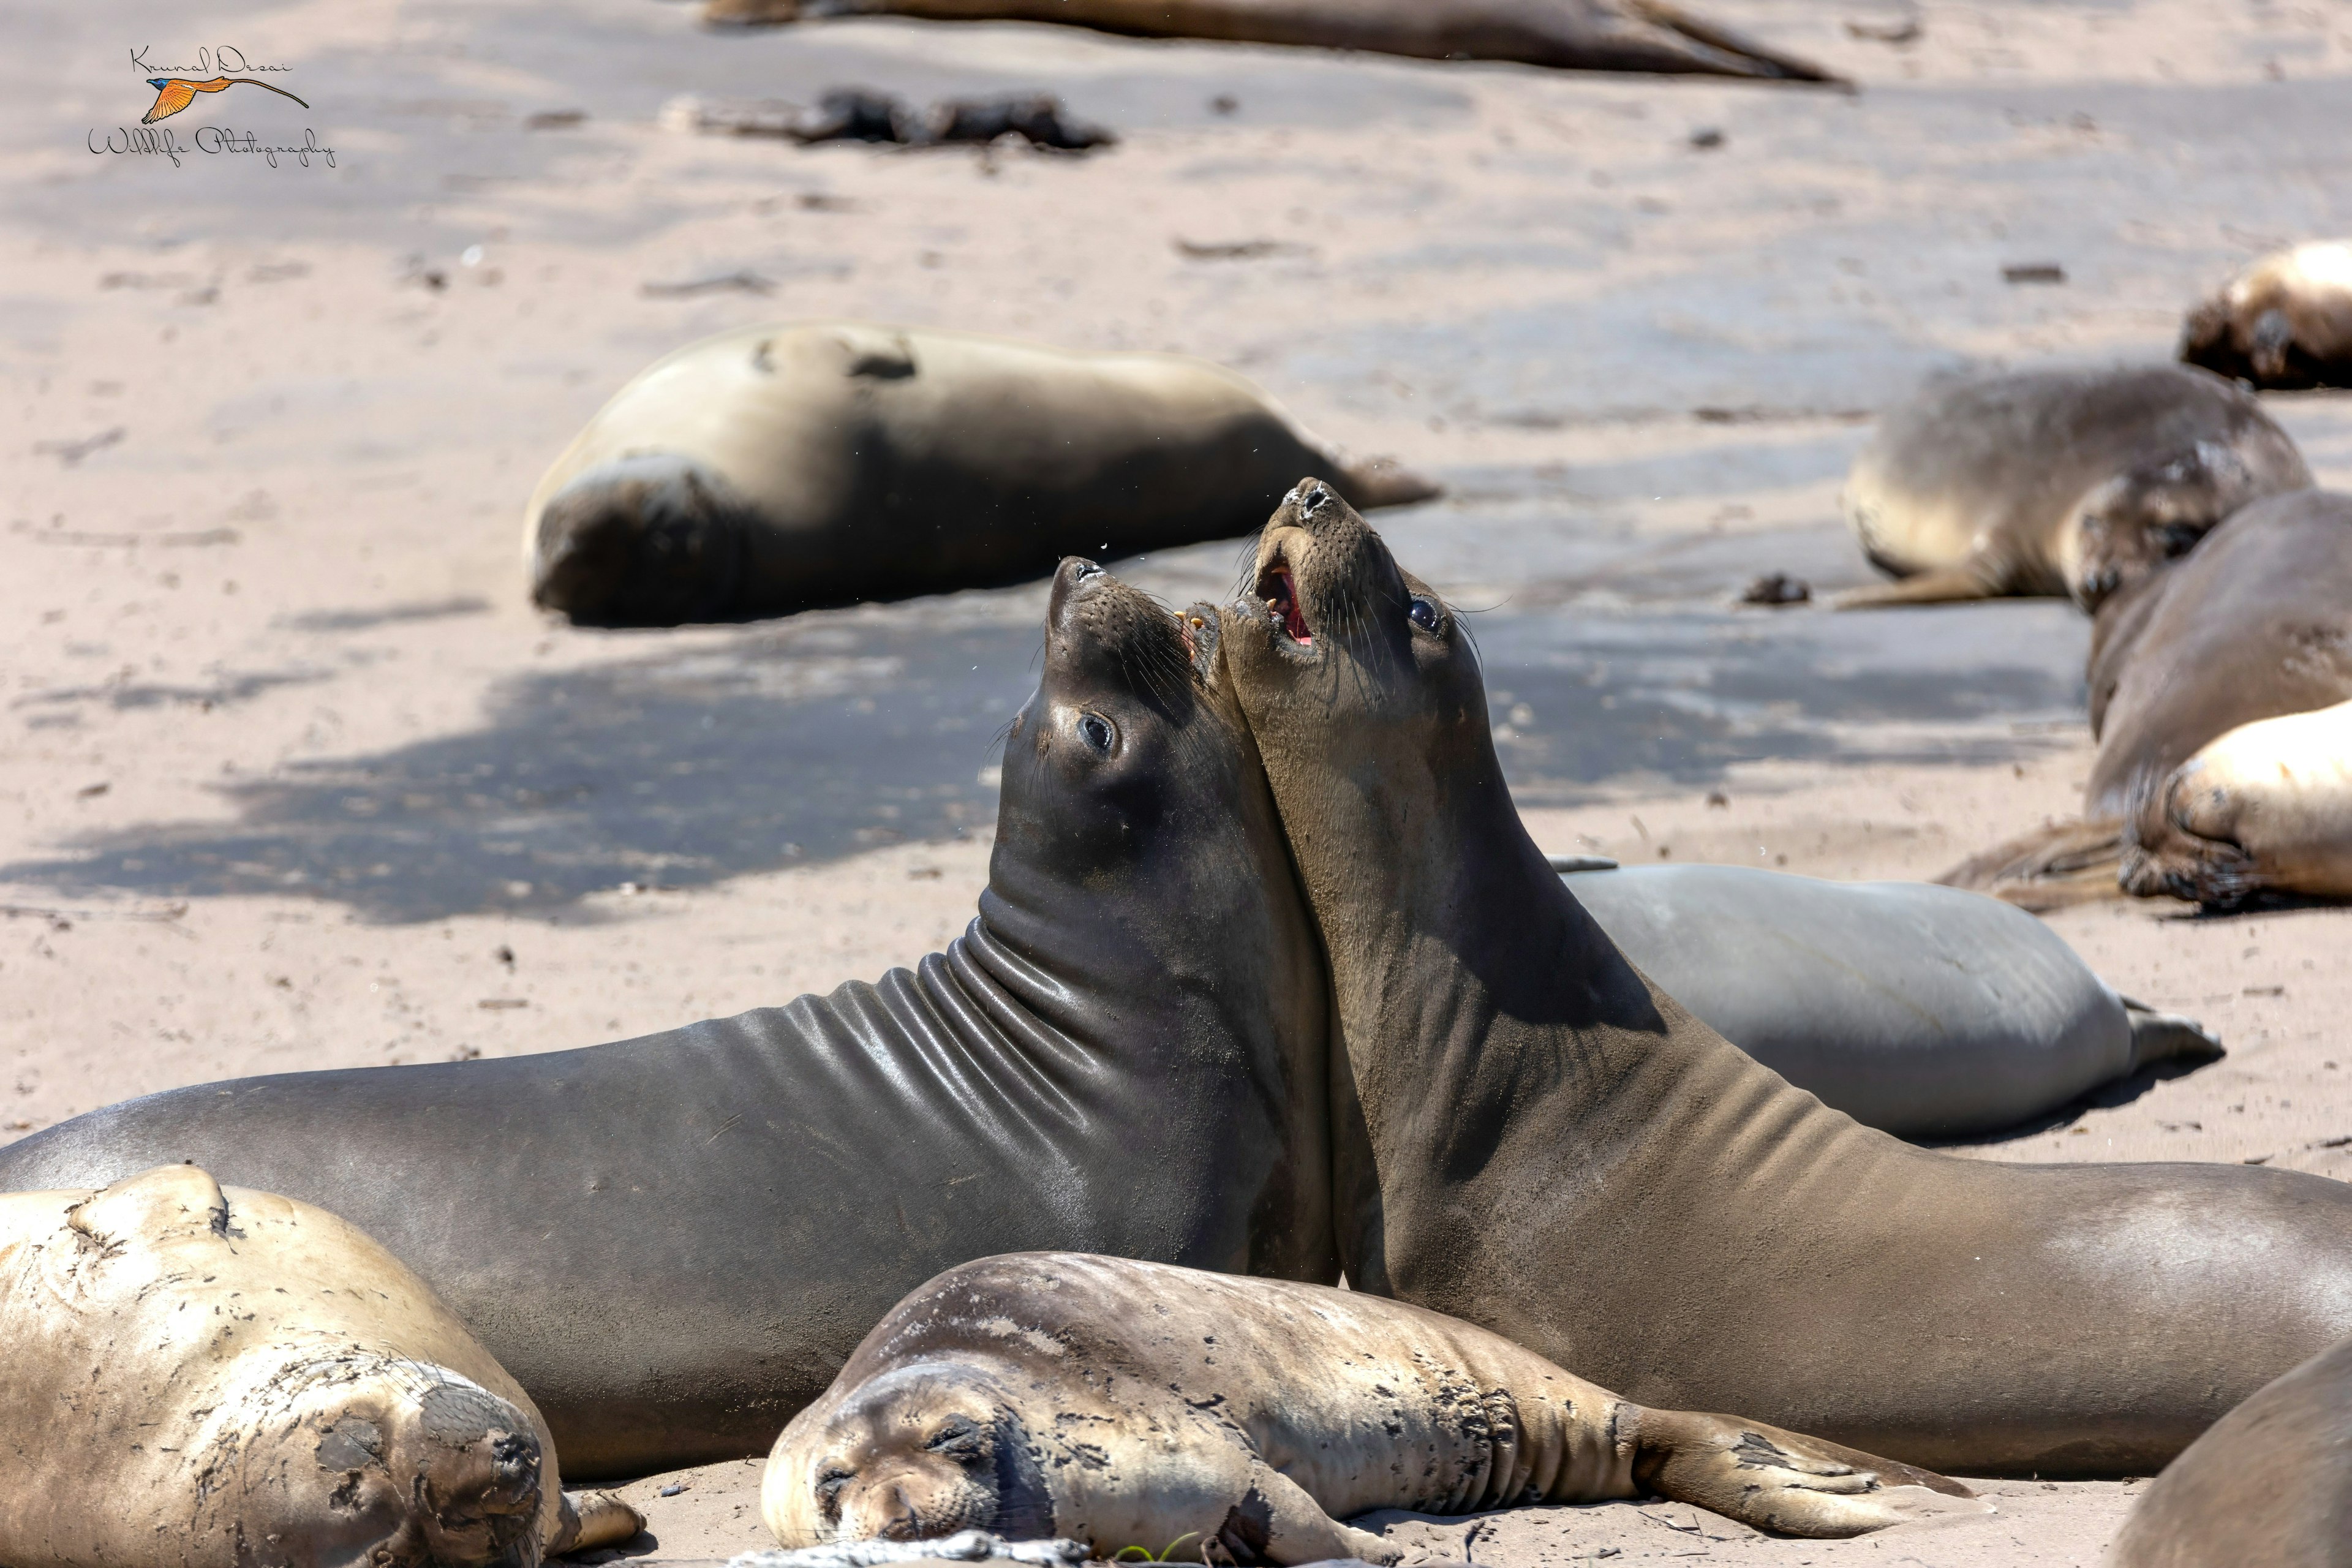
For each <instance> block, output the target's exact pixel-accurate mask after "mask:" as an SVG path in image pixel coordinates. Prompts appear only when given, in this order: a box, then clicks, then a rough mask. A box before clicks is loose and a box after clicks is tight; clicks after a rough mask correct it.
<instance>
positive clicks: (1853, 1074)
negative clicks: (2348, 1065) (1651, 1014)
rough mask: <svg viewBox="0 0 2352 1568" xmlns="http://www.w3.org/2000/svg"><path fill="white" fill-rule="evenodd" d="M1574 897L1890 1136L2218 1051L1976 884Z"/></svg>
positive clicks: (1753, 1042) (2067, 1094)
mask: <svg viewBox="0 0 2352 1568" xmlns="http://www.w3.org/2000/svg"><path fill="white" fill-rule="evenodd" d="M1568 889H1569V891H1570V893H1572V894H1573V895H1575V898H1576V900H1577V902H1578V903H1580V904H1581V905H1583V906H1584V909H1585V910H1586V911H1587V912H1588V913H1590V914H1591V916H1592V918H1593V919H1594V920H1596V921H1600V922H1601V930H1602V931H1604V932H1606V933H1607V934H1608V937H1609V940H1610V941H1611V942H1614V943H1616V945H1617V949H1618V951H1619V952H1622V953H1623V954H1624V955H1625V956H1626V957H1627V958H1628V959H1630V960H1632V961H1633V965H1634V967H1636V968H1637V969H1639V970H1640V971H1641V972H1642V973H1643V974H1645V975H1647V976H1649V977H1650V979H1651V980H1652V981H1654V983H1655V984H1657V985H1658V987H1659V988H1660V989H1661V990H1663V991H1664V992H1665V993H1666V994H1667V995H1669V996H1672V997H1673V998H1674V999H1675V1001H1677V1002H1679V1003H1681V1004H1682V1005H1684V1006H1685V1007H1686V1008H1688V1009H1689V1010H1690V1011H1691V1012H1692V1013H1693V1014H1694V1015H1695V1016H1697V1017H1698V1019H1699V1020H1700V1021H1701V1022H1703V1023H1705V1024H1706V1026H1708V1027H1709V1028H1712V1029H1714V1030H1715V1031H1716V1032H1717V1033H1718V1034H1720V1035H1721V1036H1723V1037H1724V1038H1725V1039H1727V1040H1729V1041H1730V1042H1731V1043H1732V1044H1733V1045H1735V1046H1738V1047H1739V1048H1740V1049H1741V1050H1743V1051H1746V1052H1747V1053H1748V1055H1749V1056H1751V1057H1754V1058H1756V1059H1757V1060H1758V1061H1759V1062H1762V1063H1763V1064H1764V1065H1765V1066H1766V1067H1768V1068H1771V1069H1772V1070H1773V1071H1775V1072H1777V1073H1779V1074H1780V1076H1781V1077H1783V1078H1785V1079H1788V1080H1789V1081H1790V1083H1793V1084H1795V1085H1796V1086H1797V1087H1798V1088H1799V1089H1810V1090H1811V1091H1812V1092H1813V1093H1814V1094H1815V1095H1817V1096H1819V1097H1820V1098H1821V1100H1822V1103H1823V1104H1825V1105H1827V1106H1830V1107H1831V1108H1832V1109H1833V1110H1843V1111H1844V1112H1845V1113H1846V1114H1847V1115H1849V1116H1851V1117H1853V1119H1854V1120H1855V1121H1859V1122H1862V1123H1863V1124H1864V1125H1865V1126H1869V1127H1876V1128H1879V1129H1881V1130H1882V1131H1887V1132H1895V1133H1901V1134H1904V1135H1906V1136H1927V1137H1943V1138H1950V1137H1958V1136H1960V1135H1962V1134H1965V1133H1971V1132H1989V1131H1993V1130H1995V1129H1997V1128H2002V1127H2013V1126H2015V1125H2016V1124H2017V1123H2019V1122H2021V1121H2025V1120H2026V1119H2027V1118H2029V1117H2032V1116H2039V1115H2042V1114H2043V1113H2045V1112H2048V1111H2051V1110H2056V1109H2058V1108H2059V1107H2060V1106H2062V1105H2064V1104H2065V1103H2066V1102H2067V1101H2069V1100H2074V1099H2075V1098H2076V1097H2077V1096H2079V1095H2081V1094H2083V1093H2084V1091H2086V1090H2088V1089H2095V1088H2096V1087H2097V1086H2098V1085H2100V1084H2103V1083H2105V1082H2107V1081H2108V1080H2110V1079H2116V1078H2120V1077H2122V1076H2123V1075H2124V1074H2126V1073H2128V1072H2132V1071H2134V1070H2136V1069H2137V1068H2142V1067H2145V1066H2147V1065H2148V1064H2149V1063H2151V1062H2156V1061H2161V1060H2165V1059H2168V1058H2179V1057H2189V1058H2210V1057H2214V1056H2218V1055H2220V1054H2221V1047H2220V1046H2219V1045H2218V1044H2217V1043H2216V1042H2215V1041H2214V1040H2213V1038H2212V1037H2211V1036H2210V1035H2208V1034H2206V1033H2205V1032H2204V1031H2203V1030H2202V1029H2200V1027H2198V1026H2196V1025H2195V1024H2193V1023H2191V1022H2190V1021H2189V1020H2188V1019H2186V1018H2180V1017H2176V1016H2172V1015H2170V1014H2167V1013H2158V1012H2155V1011H2152V1010H2151V1009H2148V1008H2147V1007H2143V1006H2140V1005H2137V1004H2136V1003H2132V1002H2128V1001H2126V1000H2125V999H2124V998H2123V997H2121V996H2118V995H2116V993H2115V991H2114V989H2113V988H2112V987H2110V986H2109V985H2108V984H2107V983H2106V982H2105V981H2104V980H2102V979H2100V978H2099V977H2098V975H2096V974H2095V973H2092V970H2091V966H2090V965H2089V964H2087V963H2084V962H2083V961H2082V959H2081V958H2080V957H2079V956H2077V955H2076V953H2075V952H2074V949H2073V948H2071V947H2069V946H2067V945H2066V940H2065V938H2063V937H2062V936H2060V935H2059V934H2058V933H2057V932H2056V931H2052V930H2051V929H2050V928H2049V927H2048V926H2047V925H2044V924H2043V923H2042V921H2038V920H2036V919H2035V918H2034V917H2033V916H2032V915H2030V914H2027V913H2026V912H2025V911H2024V910H2021V909H2018V908H2016V907H2014V906H2013V905H2011V904H2006V903H2003V902H2001V901H2000V900H1998V899H1989V898H1986V897H1984V896H1983V895H1981V894H1978V893H1967V892H1962V891H1960V890H1959V889H1956V888H1938V887H1936V886H1934V885H1932V884H1928V883H1922V882H1861V883H1854V882H1826V881H1822V880H1821V879H1818V878H1814V877H1796V876H1791V875H1790V874H1789V873H1787V872H1785V871H1765V870H1759V869H1758V868H1754V867H1749V866H1701V865H1686V866H1633V867H1627V868H1623V869H1622V870H1618V869H1612V870H1595V871H1580V872H1576V873H1574V874H1572V875H1570V877H1569V879H1568Z"/></svg>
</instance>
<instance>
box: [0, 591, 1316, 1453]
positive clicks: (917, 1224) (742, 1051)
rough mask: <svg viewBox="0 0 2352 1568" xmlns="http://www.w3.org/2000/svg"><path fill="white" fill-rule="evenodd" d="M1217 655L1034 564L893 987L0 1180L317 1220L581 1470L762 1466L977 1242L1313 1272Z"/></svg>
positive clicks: (381, 1074) (1285, 1024)
mask: <svg viewBox="0 0 2352 1568" xmlns="http://www.w3.org/2000/svg"><path fill="white" fill-rule="evenodd" d="M1192 621H1198V622H1199V623H1201V624H1200V625H1198V626H1192V625H1190V624H1189V623H1190V622H1192ZM1188 638H1189V641H1190V645H1191V646H1190V651H1189V655H1188V648H1187V641H1188ZM1220 647H1221V639H1220V637H1219V636H1218V630H1217V622H1216V619H1215V617H1214V615H1213V612H1210V611H1208V610H1207V609H1206V608H1205V607H1203V608H1202V609H1200V610H1198V611H1196V612H1194V613H1193V614H1192V616H1188V617H1187V618H1186V620H1185V621H1183V622H1180V621H1179V620H1178V619H1177V618H1176V617H1174V616H1171V615H1170V614H1169V613H1168V612H1167V611H1166V610H1164V609H1162V608H1160V607H1159V606H1158V605H1154V604H1153V603H1151V601H1150V600H1149V599H1147V598H1146V597H1144V596H1143V595H1140V594H1139V593H1137V592H1135V591H1134V590H1133V589H1130V588H1128V587H1126V586H1125V585H1124V584H1119V583H1118V582H1117V581H1116V580H1115V579H1113V578H1112V577H1111V576H1110V575H1109V574H1107V573H1104V572H1102V571H1100V570H1099V569H1097V568H1096V567H1094V566H1093V565H1091V564H1090V563H1083V562H1071V563H1066V565H1065V566H1064V567H1063V569H1062V571H1061V573H1060V574H1059V575H1058V576H1057V578H1056V579H1055V585H1054V594H1053V603H1052V609H1051V611H1050V613H1049V618H1048V623H1047V627H1046V638H1045V668H1044V670H1043V673H1042V676H1041V679H1040V682H1039V686H1038V689H1037V692H1036V695H1035V696H1034V697H1033V698H1032V699H1031V700H1030V701H1029V703H1028V705H1027V706H1026V707H1025V708H1024V709H1023V710H1022V712H1021V714H1020V715H1019V717H1018V719H1017V720H1016V721H1015V722H1014V724H1013V730H1012V733H1011V735H1010V736H1009V738H1008V739H1007V741H1006V742H1005V748H1004V753H1003V758H1004V761H1003V767H1004V775H1003V800H1002V805H1001V809H1000V815H999V817H998V825H997V839H996V847H995V850H994V854H993V857H992V860H991V862H990V867H989V886H988V888H987V890H986V891H984V892H983V893H982V895H981V900H980V911H979V916H978V918H977V919H976V920H974V921H973V922H972V924H971V928H970V929H969V930H968V931H966V932H965V934H964V935H963V936H962V937H961V939H960V940H958V941H957V942H954V943H952V944H951V945H950V947H949V948H948V949H947V951H945V952H940V953H935V954H933V955H932V956H930V957H929V958H926V959H924V960H923V961H922V962H921V963H919V964H918V965H916V966H915V967H914V969H912V970H911V971H909V970H903V969H902V970H894V971H892V972H891V973H888V974H887V975H885V976H884V977H883V978H882V979H881V980H880V981H879V982H878V983H877V984H870V985H869V984H847V985H844V986H843V987H841V988H840V989H839V990H837V991H835V992H833V993H832V994H829V995H824V996H803V997H802V998H800V999H799V1000H798V1001H795V1002H793V1003H790V1004H788V1005H784V1006H782V1007H769V1008H762V1009H761V1010H759V1011H756V1012H751V1013H746V1014H743V1015H741V1016H738V1017H734V1018H723V1019H717V1020H712V1021H709V1022H705V1023H700V1024H694V1025H690V1026H688V1027H685V1028H682V1029H674V1030H671V1031H670V1032H668V1033H667V1034H661V1035H654V1036H649V1037H646V1038H644V1039H639V1040H631V1041H626V1042H624V1043H621V1044H617V1045H607V1046H597V1047H590V1048H588V1049H585V1050H574V1051H563V1052H556V1053H552V1054H549V1055H545V1056H526V1057H514V1058H504V1059H493V1060H483V1061H474V1062H465V1063H450V1064H441V1065H435V1066H421V1067H406V1068H366V1069H362V1070H356V1071H346V1072H320V1073H297V1074H289V1075H287V1076H283V1077H275V1078H262V1079H243V1080H240V1081H237V1082H233V1083H222V1084H211V1085H205V1086H202V1087H198V1088H193V1089H175V1090H173V1091H170V1092H168V1093H163V1094H158V1095H151V1096H148V1097H146V1098H145V1099H142V1100H131V1101H129V1102H126V1103H124V1104H121V1105H118V1106H114V1107H111V1108H110V1109H108V1110H100V1111H94V1112H92V1113H90V1114H89V1115H85V1116H82V1117H79V1118H77V1119H75V1120H73V1121H66V1122H61V1123H59V1124H58V1126H56V1127H54V1128H50V1129H47V1130H45V1131H41V1132H38V1133H36V1134H34V1135H33V1136H31V1137H29V1138H26V1139H25V1140H24V1141H23V1142H18V1143H15V1144H12V1145H10V1146H9V1147H8V1148H6V1149H5V1150H0V1189H22V1188H26V1187H63V1186H79V1185H96V1184H100V1183H101V1182H106V1181H110V1180H113V1179H114V1178H116V1177H117V1176H120V1175H121V1174H123V1173H127V1172H131V1171H137V1170H142V1169H145V1168H146V1167H148V1166H150V1165H153V1164H157V1163H163V1162H165V1161H171V1160H179V1159H184V1158H193V1159H195V1160H197V1161H198V1162H199V1163H203V1164H205V1165H206V1166H207V1167H209V1168H210V1169H212V1170H213V1171H215V1173H218V1174H220V1175H221V1176H222V1177H223V1178H224V1179H227V1180H234V1181H237V1182H239V1183H242V1184H250V1185H255V1186H259V1187H264V1188H266V1189H268V1190H269V1191H273V1192H282V1193H286V1194H290V1195H293V1196H297V1197H299V1198H302V1199H304V1200H306V1201H309V1202H312V1203H317V1204H320V1205H322V1206H326V1207H330V1208H332V1209H334V1210H335V1211H336V1212H337V1213H339V1214H341V1215H344V1216H345V1217H346V1218H348V1219H350V1220H352V1221H353V1222H354V1223H356V1224H358V1225H360V1226H362V1227H364V1228H365V1229H366V1230H367V1231H368V1232H369V1234H371V1235H373V1236H374V1237H376V1238H377V1239H378V1240H380V1241H381V1242H383V1244H384V1246H385V1247H387V1248H389V1249H390V1250H391V1251H392V1252H393V1253H394V1256H396V1257H398V1258H400V1259H401V1260H402V1261H403V1262H404V1263H406V1264H407V1265H408V1266H409V1267H410V1268H414V1269H415V1271H416V1272H417V1273H418V1274H420V1275H422V1276H423V1277H424V1278H425V1280H426V1282H427V1283H429V1284H430V1285H431V1286H432V1287H433V1288H434V1289H436V1291H438V1292H439V1293H440V1295H441V1297H442V1299H443V1300H446V1301H447V1302H448V1303H449V1305H450V1306H451V1307H452V1308H453V1309H455V1310H456V1311H457V1314H458V1316H459V1317H460V1318H462V1319H463V1320H464V1321H466V1323H467V1326H468V1327H469V1328H471V1329H472V1330H473V1331H474V1332H475V1333H476V1334H477V1335H478V1337H479V1338H480V1340H481V1341H482V1342H483V1344H484V1345H485V1346H486V1347H487V1348H488V1350H489V1351H490V1352H491V1353H493V1354H494V1355H496V1356H497V1357H498V1358H499V1362H500V1363H502V1364H504V1365H505V1367H506V1368H507V1370H508V1371H509V1372H510V1373H513V1374H514V1376H515V1379H516V1381H517V1382H519V1383H520V1384H521V1385H522V1386H523V1387H524V1388H525V1389H527V1390H529V1391H530V1395H531V1397H532V1399H534V1400H535V1401H537V1403H538V1405H539V1407H540V1409H541V1411H543V1412H545V1414H546V1415H547V1418H548V1421H549V1424H550V1426H551V1427H552V1428H553V1430H554V1433H555V1438H556V1442H557V1444H558V1446H559V1447H561V1449H562V1455H563V1462H564V1465H565V1467H566V1468H567V1469H568V1470H569V1471H570V1472H572V1473H573V1474H575V1475H600V1474H601V1475H614V1474H624V1473H625V1474H643V1473H645V1472H646V1471H648V1470H653V1469H659V1468H675V1467H678V1466H683V1465H687V1464H696V1463H702V1462H705V1461H708V1460H711V1459H716V1458H725V1457H730V1456H738V1455H743V1454H750V1453H756V1452H760V1451H762V1450H764V1449H765V1448H766V1447H767V1446H768V1445H769V1444H770V1443H771V1442H772V1441H773V1440H774V1438H775V1435H776V1433H777V1432H778V1431H779V1430H781V1429H782V1426H783V1425H784V1422H785V1421H786V1420H787V1419H788V1418H789V1417H790V1416H791V1415H792V1414H793V1411H795V1410H797V1409H798V1408H800V1406H801V1405H804V1404H806V1403H807V1402H808V1401H809V1400H811V1399H814V1398H815V1397H816V1396H817V1395H818V1394H821V1393H823V1392H824V1388H825V1385H826V1384H828V1383H830V1382H831V1381H832V1379H833V1375H834V1373H835V1372H836V1371H838V1370H839V1369H840V1366H841V1363H842V1362H843V1360H844V1359H845V1357H847V1356H848V1354H849V1352H851V1351H852V1350H853V1349H855V1348H856V1344H857V1342H858V1340H859V1339H860V1338H861V1337H862V1336H863V1335H864V1334H865V1332H866V1330H868V1329H869V1328H871V1327H873V1326H874V1322H875V1321H876V1320H877V1319H878V1318H879V1317H881V1316H882V1314H883V1313H884V1312H886V1311H887V1310H889V1309H890V1306H891V1304H892V1303H893V1302H895V1301H897V1300H898V1299H899V1298H900V1297H902V1296H904V1295H905V1294H906V1293H907V1292H908V1290H910V1289H913V1288H914V1287H915V1286H917V1285H919V1284H920V1283H922V1281H924V1280H925V1279H929V1278H930V1277H931V1276H932V1275H934V1274H936V1273H938V1272H939V1271H940V1269H942V1268H948V1267H949V1266H950V1265H952V1264H956V1263H961V1262H963V1261H965V1260H966V1259H968V1258H974V1257H980V1256H985V1255H987V1254H991V1253H997V1252H1005V1251H1018V1250H1022V1249H1024V1248H1034V1247H1076V1248H1083V1249H1086V1250H1089V1251H1102V1252H1116V1253H1121V1254H1124V1255H1127V1256H1131V1257H1139V1258H1161V1259H1165V1260H1168V1261H1170V1262H1178V1263H1188V1264H1197V1265H1200V1266H1202V1267H1204V1268H1220V1269H1225V1270H1229V1271H1233V1272H1237V1273H1238V1272H1258V1273H1268V1274H1280V1275H1285V1276H1291V1277H1296V1278H1300V1279H1331V1278H1333V1277H1334V1275H1335V1273H1336V1270H1337V1264H1336V1262H1335V1260H1334V1257H1333V1253H1332V1244H1331V1235H1330V1198H1329V1189H1328V1168H1329V1166H1328V1124H1329V1117H1328V1110H1327V1109H1326V1104H1325V1084H1326V1081H1327V1079H1328V1036H1327V1024H1326V1009H1325V1002H1324V998H1325V994H1326V984H1327V983H1326V981H1325V978H1324V971H1323V965H1322V960H1321V956H1320V954H1319V953H1318V951H1317V949H1316V947H1315V942H1314V936H1313V932H1312V931H1311V930H1310V929H1309V928H1308V926H1307V917H1306V913H1305V910H1304V908H1303V905H1302V904H1301V902H1300V899H1299V894H1298V892H1297V885H1296V883H1295V881H1294V880H1293V879H1292V875H1291V872H1290V870H1289V868H1288V859H1287V856H1286V851H1285V849H1284V847H1283V843H1282V839H1281V837H1280V834H1279V830H1278V829H1277V827H1276V824H1275V820H1274V814H1273V806H1272V804H1271V802H1270V801H1269V799H1268V798H1267V796H1266V794H1265V781H1264V778H1263V775H1262V774H1261V773H1260V770H1259V767H1258V763H1257V758H1256V753H1255V751H1254V750H1253V749H1252V747H1251V744H1250V742H1249V737H1248V734H1247V732H1246V731H1245V730H1244V729H1243V727H1242V725H1241V723H1240V721H1239V719H1238V716H1237V714H1236V713H1235V712H1234V710H1233V708H1232V706H1231V698H1230V695H1229V694H1228V693H1227V691H1226V689H1225V686H1224V680H1223V673H1222V670H1221V667H1220V665H1219V662H1218V661H1219V657H1220ZM387 1172H399V1173H401V1179H400V1180H398V1181H394V1180H389V1179H387V1178H386V1175H385V1173H387Z"/></svg>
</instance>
